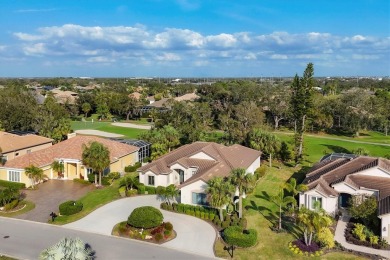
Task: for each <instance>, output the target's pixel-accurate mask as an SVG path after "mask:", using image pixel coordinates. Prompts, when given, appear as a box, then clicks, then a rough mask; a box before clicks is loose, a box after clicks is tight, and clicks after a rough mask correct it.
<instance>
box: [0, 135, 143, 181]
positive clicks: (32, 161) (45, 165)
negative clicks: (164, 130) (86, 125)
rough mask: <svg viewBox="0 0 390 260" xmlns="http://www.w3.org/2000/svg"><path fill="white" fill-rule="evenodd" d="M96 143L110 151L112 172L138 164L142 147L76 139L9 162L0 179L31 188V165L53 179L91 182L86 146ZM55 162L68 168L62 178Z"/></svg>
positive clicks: (4, 167)
mask: <svg viewBox="0 0 390 260" xmlns="http://www.w3.org/2000/svg"><path fill="white" fill-rule="evenodd" d="M94 141H96V142H99V143H102V144H103V145H104V146H106V147H107V148H108V150H109V151H110V166H109V169H108V170H109V171H110V172H124V168H125V167H126V166H128V165H133V164H134V163H136V162H137V161H138V149H139V148H138V147H135V146H132V145H128V144H122V143H119V142H116V141H112V140H108V139H104V138H100V137H94V136H75V137H73V138H70V139H68V140H66V141H63V142H60V143H58V144H55V145H53V146H51V147H49V148H46V149H43V150H39V151H36V152H31V153H29V154H25V155H23V156H19V157H18V158H15V159H13V160H9V161H7V162H6V163H5V164H4V165H3V166H0V179H2V180H8V181H14V182H23V183H25V184H26V185H27V186H29V185H31V183H30V180H29V179H28V178H27V177H26V175H25V173H24V168H25V167H28V166H31V165H34V166H37V167H39V168H41V169H43V171H44V174H45V175H46V176H47V178H49V179H58V178H62V179H67V180H73V179H75V178H80V179H87V174H89V173H91V172H92V169H90V168H88V167H86V166H85V165H83V162H82V152H83V145H88V144H90V143H91V142H94ZM54 161H59V162H60V163H63V164H64V172H63V173H62V176H58V173H57V172H55V171H53V169H52V167H51V164H52V163H53V162H54Z"/></svg>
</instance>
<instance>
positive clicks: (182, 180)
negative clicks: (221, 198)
mask: <svg viewBox="0 0 390 260" xmlns="http://www.w3.org/2000/svg"><path fill="white" fill-rule="evenodd" d="M260 155H261V152H259V151H257V150H253V149H250V148H247V147H245V146H241V145H238V144H235V145H232V146H224V145H222V144H217V143H213V142H195V143H192V144H188V145H184V146H182V147H180V148H178V149H176V150H173V151H172V152H170V153H168V154H166V155H164V156H162V157H160V158H159V159H157V160H155V161H153V162H151V163H149V164H147V165H145V166H142V167H141V168H139V169H138V172H139V181H140V182H141V183H143V184H145V185H147V186H154V187H157V186H164V187H166V186H168V185H170V184H174V185H176V186H177V187H178V188H179V189H180V194H181V195H180V202H181V203H185V204H193V205H204V204H206V194H205V189H206V188H207V182H208V181H209V180H210V179H211V178H213V177H216V176H221V177H227V176H229V174H230V172H231V171H232V170H233V169H235V168H244V169H246V172H247V173H251V174H253V172H254V171H255V170H256V169H257V168H258V167H260Z"/></svg>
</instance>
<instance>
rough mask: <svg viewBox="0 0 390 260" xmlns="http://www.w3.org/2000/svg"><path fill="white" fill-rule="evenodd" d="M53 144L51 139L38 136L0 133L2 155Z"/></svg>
mask: <svg viewBox="0 0 390 260" xmlns="http://www.w3.org/2000/svg"><path fill="white" fill-rule="evenodd" d="M51 142H53V139H50V138H46V137H43V136H39V135H34V134H27V135H15V134H11V133H7V132H1V131H0V148H1V150H2V152H3V153H8V152H12V151H18V150H21V149H25V148H29V147H34V146H38V145H42V144H47V143H51Z"/></svg>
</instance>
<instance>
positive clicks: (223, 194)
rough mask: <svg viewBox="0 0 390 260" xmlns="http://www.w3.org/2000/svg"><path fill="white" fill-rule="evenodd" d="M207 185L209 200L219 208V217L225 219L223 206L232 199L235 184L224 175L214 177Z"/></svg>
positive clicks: (211, 204)
mask: <svg viewBox="0 0 390 260" xmlns="http://www.w3.org/2000/svg"><path fill="white" fill-rule="evenodd" d="M207 185H208V186H207V189H206V193H207V195H208V196H207V199H208V202H209V203H210V206H212V207H214V208H217V209H218V210H219V219H220V220H221V221H223V207H224V206H225V205H226V204H228V203H229V202H230V201H231V200H232V192H233V186H232V185H231V184H230V183H229V182H228V181H226V180H225V179H223V178H222V177H214V178H212V179H211V180H209V181H208V182H207Z"/></svg>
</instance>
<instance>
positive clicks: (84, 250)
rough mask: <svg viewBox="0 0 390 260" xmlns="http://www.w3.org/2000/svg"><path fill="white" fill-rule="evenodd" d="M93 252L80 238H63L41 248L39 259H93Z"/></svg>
mask: <svg viewBox="0 0 390 260" xmlns="http://www.w3.org/2000/svg"><path fill="white" fill-rule="evenodd" d="M94 258H95V257H94V252H93V250H92V249H91V247H89V246H88V245H87V244H85V243H84V242H83V241H82V240H81V239H80V238H63V239H61V240H60V241H59V242H58V243H57V244H55V245H53V246H51V247H49V248H47V249H45V250H43V251H42V252H41V254H40V255H39V259H45V260H46V259H49V260H54V259H85V260H92V259H94Z"/></svg>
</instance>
